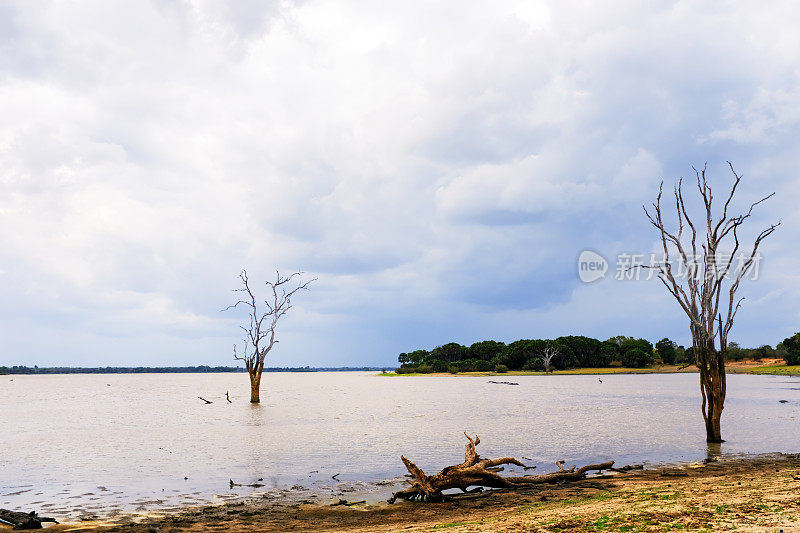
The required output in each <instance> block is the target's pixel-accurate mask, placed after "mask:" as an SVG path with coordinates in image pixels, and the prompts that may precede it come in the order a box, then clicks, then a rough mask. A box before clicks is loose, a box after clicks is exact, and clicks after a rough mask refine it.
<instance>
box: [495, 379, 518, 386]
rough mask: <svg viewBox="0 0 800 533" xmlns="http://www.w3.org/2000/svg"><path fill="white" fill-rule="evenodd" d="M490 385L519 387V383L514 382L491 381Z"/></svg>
mask: <svg viewBox="0 0 800 533" xmlns="http://www.w3.org/2000/svg"><path fill="white" fill-rule="evenodd" d="M489 383H494V384H495V385H519V383H514V382H513V381H492V380H489Z"/></svg>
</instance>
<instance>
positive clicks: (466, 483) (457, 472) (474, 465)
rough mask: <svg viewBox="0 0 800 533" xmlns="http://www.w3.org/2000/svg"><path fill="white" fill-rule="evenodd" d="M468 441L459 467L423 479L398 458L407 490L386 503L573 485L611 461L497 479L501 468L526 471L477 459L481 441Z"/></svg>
mask: <svg viewBox="0 0 800 533" xmlns="http://www.w3.org/2000/svg"><path fill="white" fill-rule="evenodd" d="M464 436H465V437H467V440H468V441H469V442H468V443H467V444H466V446H465V450H464V462H463V463H461V464H459V465H454V466H448V467H446V468H444V469H443V470H442V471H441V472H439V473H438V474H434V475H432V476H428V475H426V474H425V473H424V472H423V471H422V470H421V469H420V468H419V467H418V466H417V465H415V464H414V463H413V462H411V461H410V460H409V459H406V458H405V457H404V456H402V455H401V456H400V459H402V460H403V464H405V465H406V468H407V469H408V472H409V475H408V477H409V478H411V479H410V481H409V483H411V487H409V488H408V489H406V490H401V491H399V492H395V493H394V494H393V495H392V497H391V498H389V503H394V502H395V501H396V500H397V499H398V498H400V499H403V500H419V501H429V502H438V501H442V500H443V499H444V494H442V491H445V490H448V489H461V490H462V491H463V492H467V489H468V488H469V487H490V488H514V487H520V486H525V485H539V484H543V483H557V482H559V481H577V480H579V479H583V478H584V477H586V473H587V472H589V471H592V470H598V471H600V470H606V469H608V468H611V467H612V466H613V465H614V461H609V462H607V463H601V464H594V465H587V466H584V467H581V468H578V469H576V467H574V466H573V467H572V468H570V469H565V468H564V467H563V466H562V465H563V464H564V463H563V461H558V462H557V463H556V466H557V467H558V471H557V472H551V473H549V474H541V475H535V476H534V475H531V476H505V477H504V476H501V475H500V474H498V472H501V471H502V470H503V466H502V465H508V464H511V465H517V466H521V467H523V468H525V469H526V470H527V469H530V468H534V467H527V466H525V465H524V464H522V463H521V462H520V461H518V460H517V459H514V458H513V457H503V458H500V459H481V457H480V456H479V455H478V452H477V451H475V447H476V446H478V444H480V442H481V439H479V438H478V436H477V435H476V436H475V438H474V439H473V438H471V437H470V436H469V435H467V434H466V433H464Z"/></svg>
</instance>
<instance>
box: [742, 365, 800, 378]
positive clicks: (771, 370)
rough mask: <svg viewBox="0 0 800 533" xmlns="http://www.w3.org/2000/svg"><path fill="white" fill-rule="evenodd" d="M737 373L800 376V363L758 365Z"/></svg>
mask: <svg viewBox="0 0 800 533" xmlns="http://www.w3.org/2000/svg"><path fill="white" fill-rule="evenodd" d="M737 373H743V374H769V375H776V376H800V365H792V366H789V365H771V366H756V367H753V368H747V369H742V370H737Z"/></svg>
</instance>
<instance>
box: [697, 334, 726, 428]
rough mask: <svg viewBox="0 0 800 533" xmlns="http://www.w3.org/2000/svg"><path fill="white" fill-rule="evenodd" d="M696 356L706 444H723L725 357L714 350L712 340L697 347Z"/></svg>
mask: <svg viewBox="0 0 800 533" xmlns="http://www.w3.org/2000/svg"><path fill="white" fill-rule="evenodd" d="M697 355H698V357H697V365H698V367H699V369H700V393H701V395H702V397H703V405H702V411H703V421H704V422H705V425H706V442H716V443H718V442H724V441H723V440H722V429H721V419H722V410H723V409H724V408H725V384H726V379H725V378H726V376H725V356H724V354H723V353H722V352H721V351H717V350H716V349H715V347H714V344H713V339H712V340H711V341H710V342H709V343H708V344H707V345H706V346H700V347H698V354H697Z"/></svg>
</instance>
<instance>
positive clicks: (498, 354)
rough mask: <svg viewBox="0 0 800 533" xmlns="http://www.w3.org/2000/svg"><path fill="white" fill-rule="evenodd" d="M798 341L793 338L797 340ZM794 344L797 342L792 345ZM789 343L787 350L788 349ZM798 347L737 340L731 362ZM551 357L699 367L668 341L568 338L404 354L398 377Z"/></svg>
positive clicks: (788, 353)
mask: <svg viewBox="0 0 800 533" xmlns="http://www.w3.org/2000/svg"><path fill="white" fill-rule="evenodd" d="M793 339H794V340H793ZM792 342H794V343H795V344H792ZM784 343H786V344H787V346H784ZM788 345H792V346H797V347H798V349H797V351H796V353H797V356H796V357H798V358H800V334H797V335H795V336H794V337H791V338H790V339H786V340H785V341H784V342H783V343H779V344H778V346H777V347H776V348H772V347H771V346H768V345H765V346H761V347H759V348H742V347H740V346H739V345H738V344H736V343H735V342H732V343H730V346H729V347H728V359H729V360H742V359H763V358H770V357H774V358H784V359H785V360H786V362H787V363H789V364H799V363H797V362H793V361H794V360H795V359H794V357H795V356H794V355H792V354H793V353H795V351H793V350H790V349H788V348H787V347H788ZM548 350H549V352H550V353H551V354H554V355H553V356H552V360H551V361H550V365H551V367H552V368H554V369H556V370H563V369H567V368H602V367H609V366H622V367H628V368H641V367H646V366H651V365H653V364H657V363H660V364H667V365H676V364H677V365H688V364H693V363H694V354H693V353H692V351H693V350H692V348H691V347H689V348H684V347H683V346H680V345H678V344H677V343H675V342H673V341H671V340H669V339H667V338H664V339H661V340H660V341H658V342H657V343H656V344H655V345H653V344H652V343H651V342H650V341H648V340H646V339H635V338H633V337H624V336H618V337H612V338H610V339H608V340H605V341H601V340H599V339H593V338H591V337H583V336H573V335H571V336H566V337H558V338H557V339H522V340H518V341H514V342H512V343H509V344H505V343H502V342H498V341H481V342H476V343H475V344H473V345H471V346H463V345H461V344H458V343H455V342H451V343H448V344H444V345H442V346H437V347H436V348H434V349H433V350H430V351H428V350H416V351H413V352H410V353H401V354H400V356H399V357H398V358H397V359H398V361H399V362H400V368H398V369H397V372H399V373H409V372H422V373H428V372H484V371H499V372H504V371H508V370H531V371H542V370H545V354H546V352H547V351H548Z"/></svg>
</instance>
